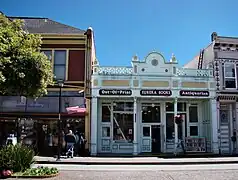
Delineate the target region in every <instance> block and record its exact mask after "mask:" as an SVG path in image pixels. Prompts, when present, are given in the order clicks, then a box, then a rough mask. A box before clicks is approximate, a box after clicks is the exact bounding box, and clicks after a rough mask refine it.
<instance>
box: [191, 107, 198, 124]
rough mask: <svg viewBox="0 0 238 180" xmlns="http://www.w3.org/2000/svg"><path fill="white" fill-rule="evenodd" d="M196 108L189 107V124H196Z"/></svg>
mask: <svg viewBox="0 0 238 180" xmlns="http://www.w3.org/2000/svg"><path fill="white" fill-rule="evenodd" d="M197 109H198V108H197V106H190V107H189V122H198V111H197Z"/></svg>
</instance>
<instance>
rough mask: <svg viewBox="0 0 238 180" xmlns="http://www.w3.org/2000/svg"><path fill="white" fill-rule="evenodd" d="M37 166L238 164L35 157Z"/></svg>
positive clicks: (228, 160)
mask: <svg viewBox="0 0 238 180" xmlns="http://www.w3.org/2000/svg"><path fill="white" fill-rule="evenodd" d="M35 160H36V163H37V164H74V165H194V164H238V157H223V158H221V157H219V158H170V159H166V158H158V157H128V158H121V157H118V158H112V157H110V158H109V157H108V158H107V157H106V158H105V157H74V158H68V159H67V158H65V157H62V158H61V160H60V161H56V159H55V158H53V157H40V156H35Z"/></svg>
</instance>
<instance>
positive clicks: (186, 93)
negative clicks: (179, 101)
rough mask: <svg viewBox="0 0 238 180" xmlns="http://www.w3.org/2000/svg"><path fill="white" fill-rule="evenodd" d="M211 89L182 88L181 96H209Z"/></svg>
mask: <svg viewBox="0 0 238 180" xmlns="http://www.w3.org/2000/svg"><path fill="white" fill-rule="evenodd" d="M209 95H210V94H209V91H187V90H181V91H180V96H197V97H208V96H209Z"/></svg>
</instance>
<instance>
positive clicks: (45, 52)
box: [41, 50, 52, 61]
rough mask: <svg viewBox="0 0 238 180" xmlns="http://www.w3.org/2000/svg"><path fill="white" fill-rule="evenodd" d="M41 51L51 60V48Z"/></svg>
mask: <svg viewBox="0 0 238 180" xmlns="http://www.w3.org/2000/svg"><path fill="white" fill-rule="evenodd" d="M41 52H43V53H44V54H45V55H46V56H47V57H48V59H49V60H50V61H51V60H52V51H51V50H42V51H41Z"/></svg>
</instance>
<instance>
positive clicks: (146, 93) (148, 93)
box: [140, 89, 172, 96]
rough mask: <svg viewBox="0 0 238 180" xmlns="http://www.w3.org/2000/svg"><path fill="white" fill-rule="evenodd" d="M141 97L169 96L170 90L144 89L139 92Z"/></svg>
mask: <svg viewBox="0 0 238 180" xmlns="http://www.w3.org/2000/svg"><path fill="white" fill-rule="evenodd" d="M140 95H141V96H171V95H172V91H171V90H159V89H144V90H141V91H140Z"/></svg>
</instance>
